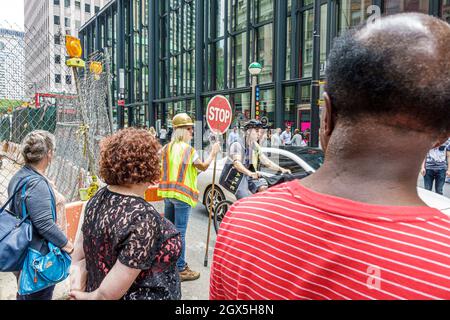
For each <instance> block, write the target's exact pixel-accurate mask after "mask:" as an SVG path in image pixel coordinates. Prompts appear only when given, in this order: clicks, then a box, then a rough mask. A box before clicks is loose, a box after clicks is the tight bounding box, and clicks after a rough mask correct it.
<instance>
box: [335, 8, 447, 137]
mask: <svg viewBox="0 0 450 320" xmlns="http://www.w3.org/2000/svg"><path fill="white" fill-rule="evenodd" d="M448 39H450V26H449V25H448V24H447V23H446V22H444V21H441V20H439V19H437V18H434V17H431V16H428V15H424V14H417V13H405V14H398V15H393V16H388V17H384V18H381V19H378V20H377V21H376V22H375V23H371V24H368V25H364V26H360V27H358V28H356V29H354V30H351V31H349V32H347V33H346V34H344V35H343V36H341V37H340V38H338V39H337V40H336V41H335V44H334V47H333V49H332V51H331V52H330V56H329V63H328V68H327V78H328V79H327V80H328V81H327V93H328V95H329V96H330V100H331V105H332V108H333V113H334V114H335V115H336V117H337V119H338V121H339V120H342V119H344V120H345V119H349V120H352V122H354V121H358V119H361V118H365V119H367V118H373V119H377V120H379V121H383V122H385V123H386V124H389V125H395V126H399V127H404V128H406V129H410V130H419V131H421V130H432V131H435V132H441V133H449V134H450V41H448Z"/></svg>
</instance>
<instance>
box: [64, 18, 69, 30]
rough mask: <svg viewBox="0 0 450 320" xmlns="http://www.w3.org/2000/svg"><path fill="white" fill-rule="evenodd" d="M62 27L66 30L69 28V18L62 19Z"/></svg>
mask: <svg viewBox="0 0 450 320" xmlns="http://www.w3.org/2000/svg"><path fill="white" fill-rule="evenodd" d="M64 25H65V26H66V27H67V28H70V19H69V18H64Z"/></svg>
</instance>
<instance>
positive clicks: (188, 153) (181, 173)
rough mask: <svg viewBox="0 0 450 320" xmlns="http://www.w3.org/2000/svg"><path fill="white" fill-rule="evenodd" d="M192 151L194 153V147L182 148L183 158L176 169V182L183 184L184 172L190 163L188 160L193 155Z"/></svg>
mask: <svg viewBox="0 0 450 320" xmlns="http://www.w3.org/2000/svg"><path fill="white" fill-rule="evenodd" d="M193 153H194V149H193V148H191V147H189V148H186V150H184V154H183V159H182V160H181V166H180V169H179V170H178V179H177V182H179V183H183V184H184V181H185V179H186V172H187V169H188V165H190V164H191V162H190V161H189V160H190V159H191V157H192V156H193V155H194V154H193Z"/></svg>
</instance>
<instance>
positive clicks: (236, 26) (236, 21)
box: [228, 0, 247, 31]
mask: <svg viewBox="0 0 450 320" xmlns="http://www.w3.org/2000/svg"><path fill="white" fill-rule="evenodd" d="M228 21H229V23H230V24H231V30H232V31H239V30H242V29H244V28H245V27H246V26H247V1H242V0H229V1H228Z"/></svg>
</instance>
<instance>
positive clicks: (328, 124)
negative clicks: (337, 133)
mask: <svg viewBox="0 0 450 320" xmlns="http://www.w3.org/2000/svg"><path fill="white" fill-rule="evenodd" d="M323 98H324V100H325V110H324V111H323V120H322V125H323V130H324V133H325V135H327V136H331V133H332V132H333V130H334V127H335V125H336V123H335V121H336V119H335V118H334V117H333V106H332V104H331V99H330V96H329V95H328V93H326V92H325V93H324V94H323Z"/></svg>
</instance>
